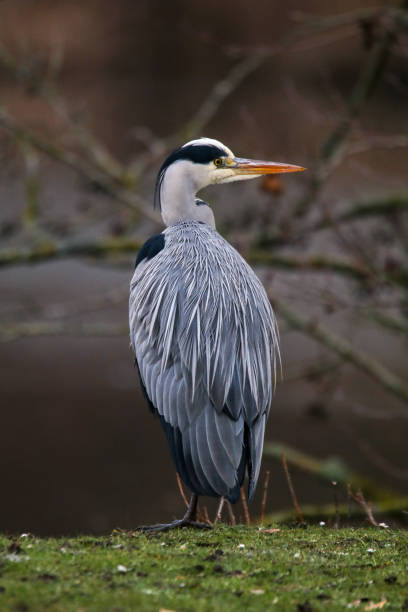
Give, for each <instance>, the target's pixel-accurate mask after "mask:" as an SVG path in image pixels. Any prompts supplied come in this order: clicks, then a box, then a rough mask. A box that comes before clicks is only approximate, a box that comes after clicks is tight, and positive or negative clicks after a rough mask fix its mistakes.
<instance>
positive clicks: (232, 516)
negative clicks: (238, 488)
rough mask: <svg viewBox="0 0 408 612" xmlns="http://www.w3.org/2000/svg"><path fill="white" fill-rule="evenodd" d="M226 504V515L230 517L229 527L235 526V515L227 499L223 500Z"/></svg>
mask: <svg viewBox="0 0 408 612" xmlns="http://www.w3.org/2000/svg"><path fill="white" fill-rule="evenodd" d="M225 501H226V503H227V509H228V514H229V517H230V521H231V525H236V524H237V520H236V518H235V514H234V511H233V509H232V506H231V503H230V502H229V501H228V499H226V500H225Z"/></svg>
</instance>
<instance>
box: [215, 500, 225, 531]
mask: <svg viewBox="0 0 408 612" xmlns="http://www.w3.org/2000/svg"><path fill="white" fill-rule="evenodd" d="M224 504H225V497H221V499H220V503H219V505H218V509H217V514H216V515H215V519H214V525H215V524H216V523H218V521H220V520H221V515H222V509H223V507H224Z"/></svg>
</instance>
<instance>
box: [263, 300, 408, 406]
mask: <svg viewBox="0 0 408 612" xmlns="http://www.w3.org/2000/svg"><path fill="white" fill-rule="evenodd" d="M273 304H274V306H275V308H276V310H277V312H278V313H279V314H280V315H281V316H282V317H283V318H284V319H285V320H286V321H287V322H288V323H289V324H290V325H291V327H293V328H294V329H298V330H299V331H302V332H303V333H304V334H306V335H308V336H310V337H311V338H314V339H315V340H317V341H318V342H320V344H323V345H324V346H326V347H327V348H329V349H330V350H332V351H334V352H335V353H337V354H338V355H340V356H341V357H342V358H343V359H344V361H348V362H350V363H352V364H354V365H355V366H356V367H357V368H359V369H360V370H362V371H363V372H365V373H366V374H368V375H369V376H371V378H373V379H374V380H376V381H377V382H378V383H379V384H380V385H381V386H382V387H383V388H384V389H386V390H387V391H389V392H390V393H392V394H393V395H395V396H396V397H398V398H399V399H400V400H402V401H403V402H405V403H406V404H407V403H408V386H407V385H406V383H405V382H403V381H402V380H401V379H400V378H399V377H398V376H396V375H395V374H393V373H392V372H390V371H389V370H388V369H387V368H386V367H385V366H383V365H382V364H380V363H378V361H376V360H375V359H374V358H373V357H371V356H370V355H367V354H366V353H364V352H363V351H358V350H357V349H354V348H353V347H352V346H351V345H350V344H349V343H348V342H347V341H346V340H344V339H343V338H340V337H339V336H336V335H335V334H333V333H332V332H329V331H328V330H326V329H325V328H324V327H322V326H321V325H318V324H316V323H315V322H314V321H313V320H310V319H305V318H304V317H301V316H300V315H299V314H297V313H296V312H294V311H293V310H292V309H290V308H289V307H288V306H286V305H285V304H283V303H282V302H280V301H279V302H278V301H274V302H273Z"/></svg>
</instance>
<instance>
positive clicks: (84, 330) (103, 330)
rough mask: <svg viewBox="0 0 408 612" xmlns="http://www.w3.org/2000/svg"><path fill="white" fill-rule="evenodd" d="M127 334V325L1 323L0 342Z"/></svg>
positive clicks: (41, 322) (101, 323) (103, 323)
mask: <svg viewBox="0 0 408 612" xmlns="http://www.w3.org/2000/svg"><path fill="white" fill-rule="evenodd" d="M128 334H129V327H128V326H127V325H117V324H109V323H106V322H100V323H75V324H74V323H67V322H64V321H58V322H48V321H38V322H35V321H34V322H27V323H12V322H10V323H2V324H1V325H0V342H11V341H13V340H18V339H20V338H33V337H43V336H85V337H104V336H108V337H112V336H125V335H128Z"/></svg>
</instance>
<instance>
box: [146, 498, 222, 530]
mask: <svg viewBox="0 0 408 612" xmlns="http://www.w3.org/2000/svg"><path fill="white" fill-rule="evenodd" d="M197 502H198V495H197V494H196V493H193V494H192V496H191V500H190V503H189V506H188V508H187V512H186V513H185V515H184V516H183V518H181V519H177V520H176V521H173V522H172V523H159V524H157V525H140V527H136V531H144V532H145V533H159V532H160V531H170V529H180V528H181V527H192V528H193V529H212V525H209V524H208V523H200V522H199V521H196V518H197Z"/></svg>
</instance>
